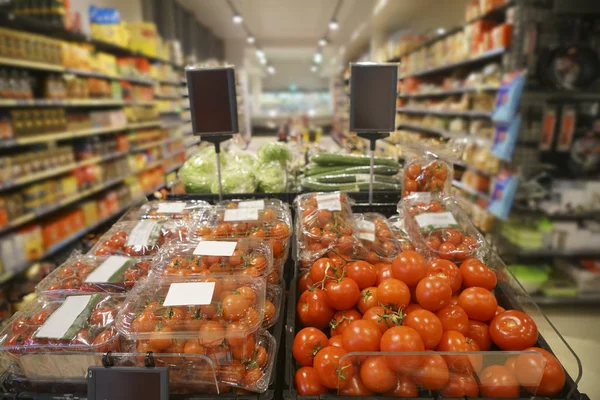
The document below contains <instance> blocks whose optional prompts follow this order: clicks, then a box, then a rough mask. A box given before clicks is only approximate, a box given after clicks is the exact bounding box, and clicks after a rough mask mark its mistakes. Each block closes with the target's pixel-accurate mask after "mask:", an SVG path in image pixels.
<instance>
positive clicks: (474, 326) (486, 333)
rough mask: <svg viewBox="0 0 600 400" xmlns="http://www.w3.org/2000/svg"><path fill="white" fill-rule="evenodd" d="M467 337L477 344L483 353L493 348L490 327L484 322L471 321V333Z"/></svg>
mask: <svg viewBox="0 0 600 400" xmlns="http://www.w3.org/2000/svg"><path fill="white" fill-rule="evenodd" d="M465 336H466V337H467V339H472V340H473V341H474V342H475V343H477V346H479V349H480V350H481V351H488V350H490V349H491V348H492V339H491V338H490V329H489V326H488V325H487V324H485V323H483V322H480V321H475V320H469V332H468V333H467V334H466V335H465Z"/></svg>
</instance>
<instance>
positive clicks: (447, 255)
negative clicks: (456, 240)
mask: <svg viewBox="0 0 600 400" xmlns="http://www.w3.org/2000/svg"><path fill="white" fill-rule="evenodd" d="M455 251H456V246H455V245H453V244H452V243H450V242H444V243H442V244H441V245H440V247H439V248H438V253H439V255H440V258H443V259H445V260H453V259H454V258H455V257H454V252H455Z"/></svg>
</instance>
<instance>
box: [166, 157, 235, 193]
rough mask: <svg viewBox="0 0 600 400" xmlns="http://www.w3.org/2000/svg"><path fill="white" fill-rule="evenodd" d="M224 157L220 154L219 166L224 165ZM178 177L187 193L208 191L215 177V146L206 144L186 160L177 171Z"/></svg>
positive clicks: (223, 166)
mask: <svg viewBox="0 0 600 400" xmlns="http://www.w3.org/2000/svg"><path fill="white" fill-rule="evenodd" d="M225 159H226V157H224V156H223V154H221V167H222V168H225V166H226V161H225ZM178 177H179V179H180V180H181V182H182V183H183V184H184V186H185V191H186V192H187V193H210V191H211V187H212V184H213V183H214V182H215V181H216V179H217V157H216V153H215V148H214V147H213V146H208V147H205V148H203V149H202V150H200V152H198V153H197V154H194V155H193V156H191V157H190V158H188V159H187V160H186V162H185V163H184V164H183V165H182V166H181V168H180V169H179V172H178Z"/></svg>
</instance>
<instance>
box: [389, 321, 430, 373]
mask: <svg viewBox="0 0 600 400" xmlns="http://www.w3.org/2000/svg"><path fill="white" fill-rule="evenodd" d="M424 350H425V345H424V344H423V340H422V339H421V336H420V335H419V333H418V332H417V331H415V330H414V329H413V328H410V327H408V326H395V327H393V328H390V329H388V330H387V331H385V333H384V334H383V336H382V337H381V351H398V352H402V351H424ZM386 358H387V362H388V364H389V366H390V367H391V368H392V369H393V370H394V371H396V372H402V371H406V372H410V371H412V370H415V369H417V368H418V367H419V366H420V365H421V363H422V362H423V358H422V357H419V356H386Z"/></svg>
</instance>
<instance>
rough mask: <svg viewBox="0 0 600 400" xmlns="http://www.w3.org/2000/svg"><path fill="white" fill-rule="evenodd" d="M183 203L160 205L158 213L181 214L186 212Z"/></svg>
mask: <svg viewBox="0 0 600 400" xmlns="http://www.w3.org/2000/svg"><path fill="white" fill-rule="evenodd" d="M185 206H186V204H185V203H183V202H168V203H159V204H158V208H157V209H156V212H157V213H159V214H181V213H182V212H183V211H184V210H185Z"/></svg>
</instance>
